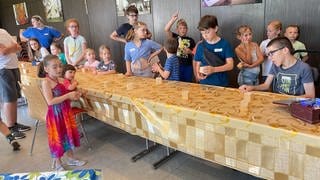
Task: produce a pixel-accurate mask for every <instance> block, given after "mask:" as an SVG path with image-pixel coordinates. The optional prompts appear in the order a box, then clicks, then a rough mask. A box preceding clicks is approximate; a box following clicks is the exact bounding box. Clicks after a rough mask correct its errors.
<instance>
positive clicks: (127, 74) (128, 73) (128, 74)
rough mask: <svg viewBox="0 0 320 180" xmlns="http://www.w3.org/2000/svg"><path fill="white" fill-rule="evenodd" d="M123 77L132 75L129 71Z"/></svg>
mask: <svg viewBox="0 0 320 180" xmlns="http://www.w3.org/2000/svg"><path fill="white" fill-rule="evenodd" d="M124 75H126V76H132V75H133V74H132V72H131V71H130V72H128V71H127V72H126V73H125V74H124Z"/></svg>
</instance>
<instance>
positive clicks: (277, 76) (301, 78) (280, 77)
mask: <svg viewBox="0 0 320 180" xmlns="http://www.w3.org/2000/svg"><path fill="white" fill-rule="evenodd" d="M269 74H271V75H273V76H274V78H273V92H276V93H281V94H289V95H296V96H298V95H303V94H305V91H304V87H303V84H304V83H310V82H313V76H312V71H311V68H310V66H309V65H308V64H306V63H304V62H303V61H300V60H297V62H296V64H294V65H293V66H291V67H290V68H288V69H283V68H282V67H281V66H280V67H277V66H276V65H274V64H272V67H271V70H270V72H269Z"/></svg>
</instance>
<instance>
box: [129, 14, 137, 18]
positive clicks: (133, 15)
mask: <svg viewBox="0 0 320 180" xmlns="http://www.w3.org/2000/svg"><path fill="white" fill-rule="evenodd" d="M128 16H131V17H138V14H129V15H128Z"/></svg>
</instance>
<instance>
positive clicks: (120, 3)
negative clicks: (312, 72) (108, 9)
mask: <svg viewBox="0 0 320 180" xmlns="http://www.w3.org/2000/svg"><path fill="white" fill-rule="evenodd" d="M151 1H152V0H116V6H117V15H118V16H125V11H126V9H127V8H128V7H129V6H131V5H134V6H136V7H137V9H138V11H139V15H141V14H150V13H151V3H152V2H151Z"/></svg>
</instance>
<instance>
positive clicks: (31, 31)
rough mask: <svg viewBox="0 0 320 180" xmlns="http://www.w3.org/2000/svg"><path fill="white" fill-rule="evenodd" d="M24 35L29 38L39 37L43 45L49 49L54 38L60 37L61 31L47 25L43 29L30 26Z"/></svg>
mask: <svg viewBox="0 0 320 180" xmlns="http://www.w3.org/2000/svg"><path fill="white" fill-rule="evenodd" d="M22 35H23V36H24V37H26V38H28V39H30V38H37V39H38V41H39V42H40V45H41V46H42V47H45V48H46V49H49V48H50V45H51V43H52V42H53V39H54V38H59V37H60V36H61V33H60V32H59V31H58V30H57V29H55V28H53V27H49V26H45V27H44V28H43V29H38V28H34V27H28V28H27V29H26V30H25V31H24V32H23V33H22Z"/></svg>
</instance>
